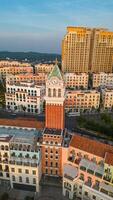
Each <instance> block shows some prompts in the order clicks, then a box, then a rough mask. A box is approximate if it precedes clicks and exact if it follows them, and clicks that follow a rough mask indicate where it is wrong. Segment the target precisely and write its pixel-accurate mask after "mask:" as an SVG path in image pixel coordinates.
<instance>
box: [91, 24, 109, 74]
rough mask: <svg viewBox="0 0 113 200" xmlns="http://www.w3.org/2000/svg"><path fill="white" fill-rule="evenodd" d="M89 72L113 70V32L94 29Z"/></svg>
mask: <svg viewBox="0 0 113 200" xmlns="http://www.w3.org/2000/svg"><path fill="white" fill-rule="evenodd" d="M89 70H91V72H96V73H98V72H109V73H111V72H112V70H113V32H110V31H109V30H107V29H102V28H101V29H93V30H92V35H91V50H90V62H89Z"/></svg>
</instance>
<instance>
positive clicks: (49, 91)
mask: <svg viewBox="0 0 113 200" xmlns="http://www.w3.org/2000/svg"><path fill="white" fill-rule="evenodd" d="M48 97H51V89H50V88H49V89H48Z"/></svg>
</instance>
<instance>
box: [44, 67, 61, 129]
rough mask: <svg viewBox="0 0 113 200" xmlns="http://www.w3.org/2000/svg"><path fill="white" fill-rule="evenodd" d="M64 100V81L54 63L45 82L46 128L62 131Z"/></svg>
mask: <svg viewBox="0 0 113 200" xmlns="http://www.w3.org/2000/svg"><path fill="white" fill-rule="evenodd" d="M64 100H65V85H64V80H63V76H62V74H61V72H60V69H59V67H58V65H57V63H56V64H55V66H54V68H53V70H52V71H51V73H50V74H49V76H48V80H47V82H46V97H45V101H46V109H45V110H46V124H45V127H46V128H50V129H61V130H63V129H64Z"/></svg>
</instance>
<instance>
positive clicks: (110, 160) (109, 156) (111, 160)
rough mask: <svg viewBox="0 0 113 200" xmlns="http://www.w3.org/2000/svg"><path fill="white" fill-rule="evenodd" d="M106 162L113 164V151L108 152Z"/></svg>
mask: <svg viewBox="0 0 113 200" xmlns="http://www.w3.org/2000/svg"><path fill="white" fill-rule="evenodd" d="M105 163H107V164H108V165H113V153H109V152H107V153H106V156H105Z"/></svg>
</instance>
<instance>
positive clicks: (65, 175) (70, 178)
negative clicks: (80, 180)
mask: <svg viewBox="0 0 113 200" xmlns="http://www.w3.org/2000/svg"><path fill="white" fill-rule="evenodd" d="M64 177H65V178H67V179H69V180H71V181H73V180H74V178H72V177H71V176H69V175H67V174H64Z"/></svg>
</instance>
